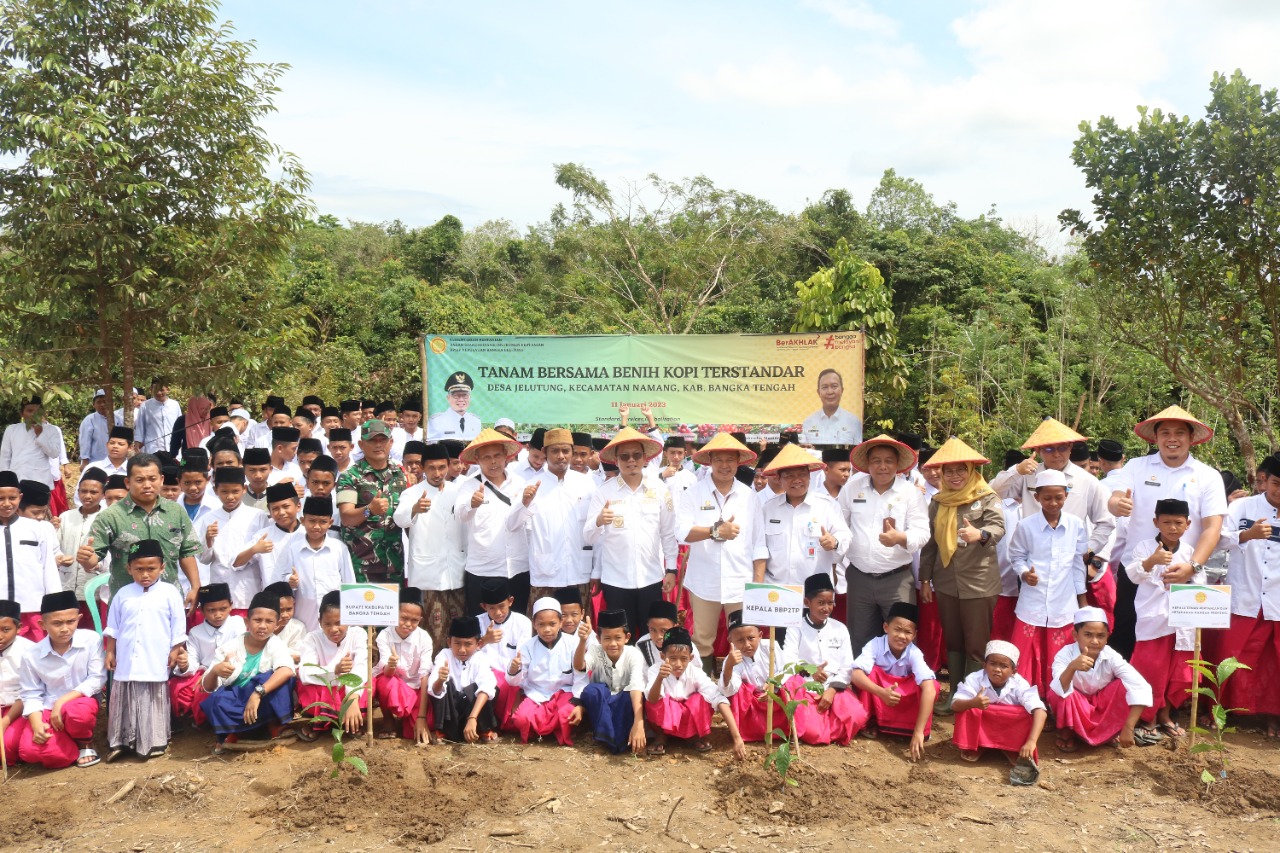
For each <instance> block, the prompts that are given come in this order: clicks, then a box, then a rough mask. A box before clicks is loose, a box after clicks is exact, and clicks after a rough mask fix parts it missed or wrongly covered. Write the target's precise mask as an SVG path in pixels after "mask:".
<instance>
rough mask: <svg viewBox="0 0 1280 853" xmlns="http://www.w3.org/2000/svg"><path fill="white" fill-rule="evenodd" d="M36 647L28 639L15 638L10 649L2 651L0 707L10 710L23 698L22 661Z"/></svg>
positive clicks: (0, 653) (0, 663) (0, 654)
mask: <svg viewBox="0 0 1280 853" xmlns="http://www.w3.org/2000/svg"><path fill="white" fill-rule="evenodd" d="M35 647H36V644H35V643H33V642H31V641H30V640H28V639H27V638H26V637H14V638H13V642H12V643H10V644H9V648H7V649H5V650H4V651H0V707H5V708H8V707H9V706H10V705H12V704H13V703H14V702H17V701H18V700H19V699H21V698H22V681H21V679H20V678H19V673H20V671H21V669H22V659H23V658H25V657H26V656H27V655H28V654H30V653H31V650H32V649H34V648H35Z"/></svg>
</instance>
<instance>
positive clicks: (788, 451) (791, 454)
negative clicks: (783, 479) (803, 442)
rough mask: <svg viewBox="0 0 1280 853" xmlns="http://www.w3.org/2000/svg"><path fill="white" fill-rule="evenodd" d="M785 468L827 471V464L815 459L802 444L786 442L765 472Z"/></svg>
mask: <svg viewBox="0 0 1280 853" xmlns="http://www.w3.org/2000/svg"><path fill="white" fill-rule="evenodd" d="M785 468H808V469H809V470H810V471H825V470H826V468H827V466H826V463H825V462H819V461H818V460H817V459H814V458H813V457H812V456H811V455H810V454H809V453H808V452H807V451H806V450H805V449H804V448H803V447H801V446H800V445H798V444H784V445H783V446H782V449H781V450H779V451H778V455H777V456H775V457H773V461H772V462H770V463H769V467H768V468H765V469H764V472H765V473H766V474H776V473H777V472H779V471H781V470H783V469H785Z"/></svg>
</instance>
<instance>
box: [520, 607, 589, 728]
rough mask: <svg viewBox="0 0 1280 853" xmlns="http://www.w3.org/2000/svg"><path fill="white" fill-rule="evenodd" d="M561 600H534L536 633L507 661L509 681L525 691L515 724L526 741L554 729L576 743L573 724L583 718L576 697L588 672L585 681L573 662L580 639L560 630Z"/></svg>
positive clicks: (522, 691)
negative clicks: (575, 669)
mask: <svg viewBox="0 0 1280 853" xmlns="http://www.w3.org/2000/svg"><path fill="white" fill-rule="evenodd" d="M560 606H561V605H560V602H559V601H557V600H556V599H554V598H551V597H550V596H547V597H545V598H540V599H538V600H537V601H535V602H534V604H533V629H534V631H535V632H536V633H535V634H534V636H532V637H530V638H529V639H527V640H525V641H524V642H523V643H521V644H520V649H519V650H518V651H517V652H516V656H515V657H514V658H513V659H512V660H511V663H510V664H508V665H507V684H508V685H510V686H511V687H514V688H518V689H519V690H520V691H521V693H522V694H523V698H522V699H520V700H518V703H517V705H516V706H515V708H514V709H513V710H512V713H511V727H512V728H514V729H515V730H516V731H517V732H519V733H520V740H521V741H523V742H524V743H528V742H529V736H530V735H531V734H536V735H538V736H539V737H541V736H543V735H549V734H552V733H554V734H555V736H556V740H557V741H559V743H560V744H561V745H562V746H572V745H573V727H574V726H576V725H577V724H578V723H580V722H582V706H581V705H580V704H578V701H577V699H576V698H575V697H576V695H577V694H580V693H581V692H582V689H583V687H584V686H585V683H586V676H585V674H584V675H583V676H582V679H581V681H582V683H581V684H579V683H578V677H577V676H576V675H575V673H574V667H573V659H574V653H575V651H576V650H577V648H578V644H579V641H578V638H577V637H576V636H574V635H571V634H565V633H563V632H562V631H561V630H560V625H561V622H562V620H561V618H560ZM584 643H585V637H584Z"/></svg>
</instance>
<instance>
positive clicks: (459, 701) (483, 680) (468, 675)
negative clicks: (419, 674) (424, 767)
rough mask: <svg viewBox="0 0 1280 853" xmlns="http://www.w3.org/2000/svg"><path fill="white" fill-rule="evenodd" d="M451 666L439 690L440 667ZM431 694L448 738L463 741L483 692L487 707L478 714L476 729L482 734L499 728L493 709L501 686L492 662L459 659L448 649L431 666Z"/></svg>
mask: <svg viewBox="0 0 1280 853" xmlns="http://www.w3.org/2000/svg"><path fill="white" fill-rule="evenodd" d="M442 665H447V666H448V667H449V677H448V678H446V679H445V683H444V685H443V686H442V687H441V689H440V690H439V691H437V690H436V680H437V679H438V677H439V673H440V667H441V666H442ZM427 678H428V679H429V682H428V684H427V693H428V695H430V696H431V699H432V703H431V706H432V716H433V717H434V720H435V722H434V725H435V729H436V731H437V732H440V733H441V734H443V735H444V737H445V739H446V740H451V741H454V742H461V741H462V740H463V734H462V732H463V730H464V729H465V728H466V724H467V717H468V716H470V714H471V710H472V708H474V707H475V703H476V699H477V698H478V697H479V695H480V694H481V693H483V694H484V695H485V696H486V697H488V699H487V701H486V702H485V706H484V708H483V709H481V711H480V713H479V714H477V715H476V731H477V732H479V733H480V734H484V733H486V732H493V731H497V729H498V720H497V717H496V716H495V715H494V712H493V703H494V697H495V696H497V694H498V685H497V682H496V681H495V680H494V677H493V670H492V669H490V668H489V662H488V661H486V660H482V659H479V656H478V655H472V656H471V657H469V658H467V660H466V662H465V663H464V662H463V661H460V660H458V657H457V655H455V654H454V653H453V649H451V648H448V647H446V648H444V649H442V650H441V651H440V653H439V654H437V655H436V659H435V661H434V662H433V663H432V665H431V673H430V675H428V676H427Z"/></svg>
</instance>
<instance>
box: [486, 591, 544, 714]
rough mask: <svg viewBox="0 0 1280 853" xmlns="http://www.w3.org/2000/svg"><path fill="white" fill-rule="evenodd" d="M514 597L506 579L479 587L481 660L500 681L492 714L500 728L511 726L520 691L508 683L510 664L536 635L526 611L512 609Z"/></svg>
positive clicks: (497, 680) (495, 678)
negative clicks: (527, 641) (523, 646)
mask: <svg viewBox="0 0 1280 853" xmlns="http://www.w3.org/2000/svg"><path fill="white" fill-rule="evenodd" d="M514 604H515V598H514V597H513V596H512V595H511V591H510V586H509V585H508V584H507V581H506V579H505V578H486V579H485V580H484V581H483V583H482V585H481V587H480V606H481V607H483V608H484V613H481V614H480V632H481V635H482V636H481V637H480V652H479V656H480V659H481V660H483V661H484V662H485V663H487V664H488V665H489V668H490V669H492V670H493V677H494V680H495V681H496V682H497V684H498V695H497V697H496V698H495V699H494V703H493V713H494V715H495V716H497V718H498V728H500V729H509V728H510V723H511V711H512V708H513V707H514V705H515V701H516V696H517V695H519V691H518V690H517V689H516V688H514V687H508V686H507V667H509V666H511V661H512V660H513V659H514V658H515V656H516V652H517V651H519V649H520V646H521V644H522V643H524V641H525V640H527V639H529V638H530V637H532V636H533V623H532V622H530V621H529V617H527V616H525V615H524V614H523V613H516V612H515V611H514V610H512V609H511V608H512V606H513V605H514Z"/></svg>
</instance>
